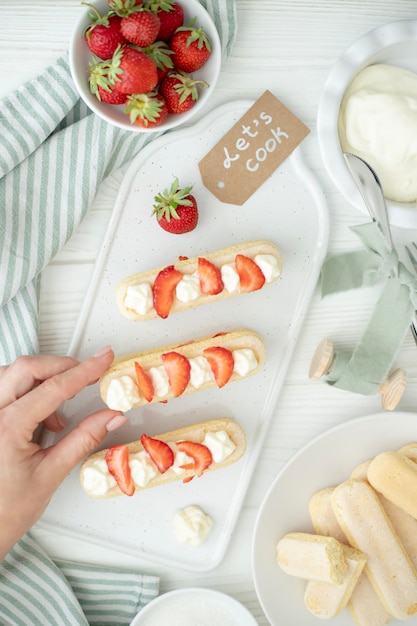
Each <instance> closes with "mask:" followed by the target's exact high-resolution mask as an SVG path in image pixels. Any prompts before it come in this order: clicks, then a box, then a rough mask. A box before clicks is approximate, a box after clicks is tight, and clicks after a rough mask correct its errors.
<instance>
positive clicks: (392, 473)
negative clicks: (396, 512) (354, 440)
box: [368, 451, 417, 518]
mask: <svg viewBox="0 0 417 626" xmlns="http://www.w3.org/2000/svg"><path fill="white" fill-rule="evenodd" d="M368 480H369V482H370V484H371V485H372V487H373V488H374V489H375V490H376V491H379V492H380V493H382V495H384V496H385V497H386V498H387V499H388V500H390V501H391V502H393V503H394V504H396V505H397V506H399V507H400V508H401V509H403V511H405V512H406V513H408V514H409V515H411V516H412V517H415V518H417V464H416V463H414V462H413V461H410V459H408V458H406V457H405V456H403V455H402V454H399V453H398V452H392V451H387V452H382V453H381V454H378V455H377V456H376V457H375V458H374V459H372V462H371V463H370V465H369V468H368Z"/></svg>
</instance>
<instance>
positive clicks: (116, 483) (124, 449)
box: [80, 418, 246, 498]
mask: <svg viewBox="0 0 417 626" xmlns="http://www.w3.org/2000/svg"><path fill="white" fill-rule="evenodd" d="M245 448H246V437H245V432H244V430H243V429H242V428H241V427H240V426H239V424H238V423H237V422H235V421H234V420H233V419H229V418H222V419H214V420H208V421H205V422H200V423H197V424H193V425H192V426H186V427H184V428H179V429H177V430H173V431H170V432H166V433H163V434H161V435H156V436H152V437H150V436H148V435H146V434H143V435H142V436H141V437H140V439H139V440H137V441H133V442H131V443H127V444H122V445H117V446H113V447H111V448H107V449H105V450H100V451H99V452H95V453H94V454H92V455H90V456H89V457H87V459H86V460H85V461H84V462H83V464H82V465H81V468H80V482H81V485H82V487H83V489H84V491H85V492H86V493H87V494H88V495H89V496H92V497H93V498H114V497H116V496H120V495H122V494H126V495H128V496H132V495H133V494H134V493H135V492H137V491H140V490H143V489H149V488H151V487H158V486H159V485H163V484H166V483H169V482H171V481H174V480H182V481H183V482H184V483H186V482H189V481H190V480H192V479H193V478H194V477H195V476H199V477H200V476H202V475H203V473H205V472H208V471H213V470H218V469H222V468H224V467H226V466H227V465H231V464H232V463H235V462H236V461H238V460H239V459H240V458H241V457H242V455H243V454H244V452H245Z"/></svg>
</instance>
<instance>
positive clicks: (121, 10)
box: [109, 0, 143, 17]
mask: <svg viewBox="0 0 417 626" xmlns="http://www.w3.org/2000/svg"><path fill="white" fill-rule="evenodd" d="M142 4H143V0H109V8H110V10H111V11H113V13H115V14H116V15H118V16H119V17H125V16H126V15H130V14H131V13H133V12H134V11H136V10H137V8H138V7H141V6H142Z"/></svg>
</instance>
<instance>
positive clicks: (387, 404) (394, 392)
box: [309, 339, 407, 411]
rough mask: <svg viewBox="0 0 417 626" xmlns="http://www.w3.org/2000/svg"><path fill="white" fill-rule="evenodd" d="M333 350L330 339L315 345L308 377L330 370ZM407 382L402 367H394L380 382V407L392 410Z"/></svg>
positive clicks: (313, 378) (333, 354)
mask: <svg viewBox="0 0 417 626" xmlns="http://www.w3.org/2000/svg"><path fill="white" fill-rule="evenodd" d="M334 357H335V352H334V347H333V342H332V341H331V340H330V339H323V341H321V342H320V344H319V345H318V346H317V349H316V351H315V353H314V355H313V358H312V360H311V364H310V370H309V377H310V379H312V380H318V379H319V378H321V377H322V376H325V375H326V374H329V373H330V372H331V370H332V366H333V362H334ZM406 384H407V374H406V372H405V371H404V370H403V369H400V368H399V369H396V370H395V371H394V372H392V374H390V376H389V377H388V378H387V379H386V380H385V381H384V382H383V383H382V384H381V386H380V388H379V393H380V394H381V401H382V407H383V408H384V409H385V410H386V411H393V410H394V409H395V407H396V406H397V404H398V403H399V401H400V400H401V398H402V395H403V393H404V390H405V387H406Z"/></svg>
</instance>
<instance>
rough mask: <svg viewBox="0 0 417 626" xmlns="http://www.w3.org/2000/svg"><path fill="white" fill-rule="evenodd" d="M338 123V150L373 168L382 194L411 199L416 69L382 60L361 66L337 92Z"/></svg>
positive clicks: (415, 183)
mask: <svg viewBox="0 0 417 626" xmlns="http://www.w3.org/2000/svg"><path fill="white" fill-rule="evenodd" d="M338 128H339V138H340V143H341V146H342V150H343V151H344V152H352V153H354V154H357V155H358V156H359V157H361V158H362V159H364V160H365V161H367V162H368V163H369V164H370V165H371V167H373V168H374V169H375V171H376V173H377V175H378V177H379V179H380V181H381V185H382V188H383V191H384V195H385V196H386V197H387V198H390V199H392V200H395V201H398V202H412V201H414V200H416V199H417V176H416V169H417V74H414V73H413V72H410V71H408V70H405V69H403V68H401V67H395V66H392V65H385V64H383V63H382V64H376V65H370V66H368V67H366V68H365V69H363V70H362V71H361V72H359V74H358V75H357V76H356V77H355V78H354V79H353V81H352V82H351V84H350V85H349V87H348V88H347V90H346V92H345V94H344V96H343V99H342V103H341V106H340V113H339V124H338Z"/></svg>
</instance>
